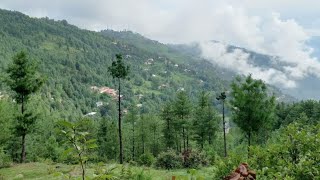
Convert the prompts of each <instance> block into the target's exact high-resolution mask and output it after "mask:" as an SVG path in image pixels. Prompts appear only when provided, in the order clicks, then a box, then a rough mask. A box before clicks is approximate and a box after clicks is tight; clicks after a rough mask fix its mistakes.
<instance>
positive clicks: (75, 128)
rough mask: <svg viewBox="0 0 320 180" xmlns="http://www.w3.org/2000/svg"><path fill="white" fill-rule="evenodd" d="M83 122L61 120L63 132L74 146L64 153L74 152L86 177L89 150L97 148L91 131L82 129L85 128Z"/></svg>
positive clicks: (83, 175)
mask: <svg viewBox="0 0 320 180" xmlns="http://www.w3.org/2000/svg"><path fill="white" fill-rule="evenodd" d="M83 122H85V121H78V122H76V123H71V122H68V121H59V125H60V126H61V132H62V134H63V135H64V136H65V138H66V139H67V140H68V142H69V144H70V145H71V146H72V147H71V148H68V149H66V150H65V151H64V154H65V155H67V154H69V153H73V154H74V155H75V157H76V158H77V160H78V162H79V163H80V165H81V168H82V179H83V180H84V177H85V166H84V164H85V163H86V162H87V160H88V158H89V157H87V156H86V155H88V152H89V150H91V149H95V148H97V144H96V143H95V142H96V140H95V139H92V138H90V136H89V132H86V131H81V130H83V125H84V124H83Z"/></svg>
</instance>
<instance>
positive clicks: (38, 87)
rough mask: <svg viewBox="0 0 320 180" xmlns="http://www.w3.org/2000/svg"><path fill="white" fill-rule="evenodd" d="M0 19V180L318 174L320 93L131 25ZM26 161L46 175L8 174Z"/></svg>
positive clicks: (4, 15)
mask: <svg viewBox="0 0 320 180" xmlns="http://www.w3.org/2000/svg"><path fill="white" fill-rule="evenodd" d="M0 24H1V26H0V42H1V44H0V69H1V72H0V125H1V128H2V131H0V179H6V178H9V179H10V178H16V179H19V178H20V179H24V178H37V176H38V177H40V176H42V179H59V178H60V179H72V178H80V177H82V178H83V179H155V178H156V177H155V176H160V178H161V176H163V179H166V178H171V176H179V177H178V178H181V179H183V178H185V179H188V178H189V177H190V178H195V179H221V178H223V177H225V176H227V175H228V174H229V173H230V172H232V171H233V170H234V169H235V168H236V167H237V166H238V165H239V164H240V163H243V162H247V163H248V164H249V165H250V168H251V169H253V170H255V171H256V174H257V179H319V178H320V171H319V169H320V148H319V147H320V141H319V139H320V131H319V129H320V124H319V119H320V102H319V101H315V100H305V101H300V102H299V101H295V102H293V100H295V99H294V98H292V97H290V96H287V95H284V94H283V93H281V92H280V91H279V90H278V89H277V88H275V87H272V86H270V85H268V84H266V83H265V82H263V81H261V80H256V79H253V78H252V77H251V75H247V76H238V75H236V74H234V73H231V72H228V71H227V70H226V69H222V68H219V67H217V66H215V65H213V64H211V63H210V62H208V61H206V60H205V59H202V58H199V57H198V56H195V55H193V53H192V52H191V51H190V50H189V49H187V48H186V47H185V46H183V45H166V44H161V43H159V42H156V41H153V40H149V39H147V38H145V37H143V36H141V35H139V34H135V33H132V32H130V31H122V32H118V31H112V30H104V31H101V32H93V31H88V30H83V29H80V28H78V27H76V26H73V25H70V24H69V23H68V22H67V21H66V20H62V21H55V20H52V19H49V18H40V19H38V18H30V17H28V16H26V15H24V14H22V13H19V12H12V11H7V10H0ZM226 76H227V77H226ZM224 137H225V138H224ZM20 163H21V164H22V165H23V164H32V163H42V164H40V166H42V165H43V164H45V166H46V167H47V169H46V170H45V173H44V174H45V175H43V174H41V173H40V172H36V171H37V170H34V171H33V172H32V173H29V176H30V177H28V173H25V174H23V172H21V173H20V172H18V175H17V174H14V176H17V177H11V176H12V174H10V172H11V171H10V169H11V168H13V167H15V166H17V164H20ZM122 164H124V165H122ZM110 165H111V166H110ZM155 169H158V170H159V172H160V173H163V174H162V175H161V174H160V175H159V174H158V175H155V174H156V173H157V172H158V171H157V172H156V170H155ZM161 170H163V172H161ZM164 170H166V171H164ZM39 171H40V170H39ZM42 171H43V170H42ZM144 172H146V173H144ZM159 172H158V173H159ZM175 173H176V174H175ZM164 174H166V175H164ZM169 176H170V177H169ZM158 178H159V177H158Z"/></svg>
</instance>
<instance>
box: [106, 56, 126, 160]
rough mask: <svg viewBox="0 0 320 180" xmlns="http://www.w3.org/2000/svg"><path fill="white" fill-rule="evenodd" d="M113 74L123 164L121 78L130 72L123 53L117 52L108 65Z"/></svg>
mask: <svg viewBox="0 0 320 180" xmlns="http://www.w3.org/2000/svg"><path fill="white" fill-rule="evenodd" d="M108 71H109V72H110V74H111V76H112V77H113V78H114V79H117V81H118V131H119V151H120V152H119V153H120V154H119V161H120V164H123V146H122V132H121V130H122V129H121V128H122V127H121V124H122V122H121V115H122V114H121V79H126V77H127V76H128V74H129V66H126V65H125V64H124V62H123V61H122V55H121V54H116V60H115V61H113V62H112V65H111V66H110V67H108Z"/></svg>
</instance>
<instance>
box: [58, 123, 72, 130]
mask: <svg viewBox="0 0 320 180" xmlns="http://www.w3.org/2000/svg"><path fill="white" fill-rule="evenodd" d="M58 124H59V125H61V126H63V127H66V128H70V129H73V127H74V126H73V124H72V123H71V122H68V121H59V122H58Z"/></svg>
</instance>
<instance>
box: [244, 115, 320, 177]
mask: <svg viewBox="0 0 320 180" xmlns="http://www.w3.org/2000/svg"><path fill="white" fill-rule="evenodd" d="M303 119H304V120H303ZM305 120H306V116H302V117H301V118H299V119H298V120H297V121H300V122H301V121H302V122H303V121H305ZM319 128H320V124H318V125H303V124H301V123H298V122H295V123H292V124H290V125H288V126H287V127H285V128H282V129H280V130H279V131H280V133H277V134H276V135H275V136H274V137H273V138H272V139H270V140H269V141H268V143H267V144H266V145H265V147H264V146H255V147H253V148H252V155H253V156H252V159H250V164H251V166H252V167H253V168H254V169H257V170H259V171H258V175H259V179H260V177H261V179H285V178H291V179H306V180H308V179H310V180H311V179H318V178H320V171H319V169H320V164H319V162H320V153H319V146H320V142H319V137H320V130H319Z"/></svg>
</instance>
